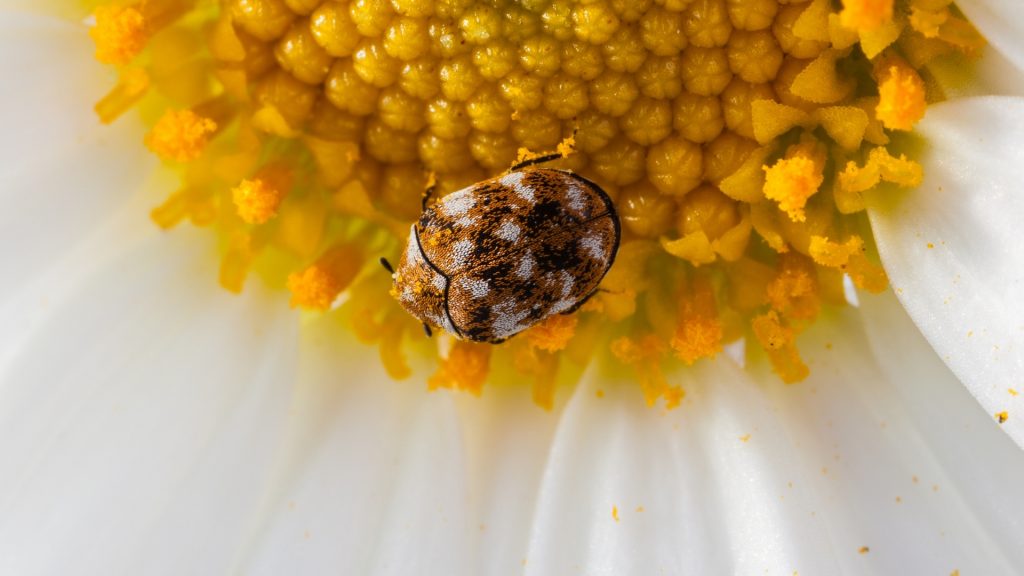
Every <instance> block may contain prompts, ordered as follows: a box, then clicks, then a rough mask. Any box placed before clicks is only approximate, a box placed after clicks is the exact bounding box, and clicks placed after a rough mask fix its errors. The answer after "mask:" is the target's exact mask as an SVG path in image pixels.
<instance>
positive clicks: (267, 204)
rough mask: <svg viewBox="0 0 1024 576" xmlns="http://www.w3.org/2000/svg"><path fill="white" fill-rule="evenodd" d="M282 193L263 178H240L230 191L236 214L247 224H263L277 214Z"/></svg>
mask: <svg viewBox="0 0 1024 576" xmlns="http://www.w3.org/2000/svg"><path fill="white" fill-rule="evenodd" d="M282 196H283V195H282V194H281V192H280V191H279V190H277V189H275V188H272V187H270V186H268V185H267V184H266V183H265V182H264V181H263V180H259V179H256V180H242V181H241V182H240V183H239V184H238V186H236V187H235V188H234V189H233V190H232V191H231V197H232V198H233V199H234V201H235V208H236V209H237V210H238V216H239V217H240V218H241V219H242V220H245V221H246V222H248V223H249V224H263V223H265V222H266V221H267V220H270V219H271V218H273V217H274V216H276V215H277V207H278V206H280V205H281V198H282Z"/></svg>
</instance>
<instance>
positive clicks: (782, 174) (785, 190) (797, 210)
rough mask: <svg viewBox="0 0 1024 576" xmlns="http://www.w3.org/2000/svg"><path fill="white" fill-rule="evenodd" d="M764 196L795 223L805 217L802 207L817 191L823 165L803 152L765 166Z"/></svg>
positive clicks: (821, 177)
mask: <svg viewBox="0 0 1024 576" xmlns="http://www.w3.org/2000/svg"><path fill="white" fill-rule="evenodd" d="M764 171H765V173H766V174H765V182H764V195H765V197H766V198H768V199H769V200H774V201H776V202H778V203H779V209H780V210H782V211H783V212H785V213H786V214H788V215H789V218H790V219H791V220H792V221H794V222H803V221H804V220H806V219H807V216H806V214H805V213H804V206H805V205H806V204H807V199H808V198H810V197H811V196H813V195H814V194H817V192H818V188H819V187H820V186H821V183H822V182H823V181H824V176H823V175H822V167H821V166H819V165H818V163H817V162H815V161H814V160H813V159H811V158H810V157H808V156H805V155H803V154H800V155H796V156H793V157H792V158H782V159H780V160H779V161H778V162H776V163H775V164H773V165H772V166H765V167H764Z"/></svg>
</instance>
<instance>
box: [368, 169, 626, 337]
mask: <svg viewBox="0 0 1024 576" xmlns="http://www.w3.org/2000/svg"><path fill="white" fill-rule="evenodd" d="M557 157H558V156H557V155H556V156H551V157H541V158H537V159H534V160H529V161H526V162H523V163H521V164H518V165H516V166H514V167H513V168H512V169H511V170H509V171H508V172H506V173H505V174H503V175H502V176H498V177H496V178H492V179H490V180H485V181H483V182H479V183H477V184H474V185H472V186H469V187H468V188H463V189H462V190H459V191H457V192H453V193H451V194H449V195H448V196H445V197H444V198H442V199H441V200H439V201H438V202H436V203H435V204H434V205H433V206H430V207H429V208H424V211H423V214H422V215H421V216H420V219H419V221H417V222H416V223H414V224H413V225H412V226H411V228H410V230H409V241H408V244H407V246H406V249H405V251H404V253H403V254H402V258H401V261H400V262H399V263H398V267H397V268H396V269H392V267H391V265H390V264H388V262H387V260H384V259H383V258H382V259H381V263H382V264H383V265H384V267H385V268H387V269H388V271H389V272H391V273H392V281H393V284H392V291H391V293H392V294H393V295H394V296H395V297H396V298H398V301H399V302H400V303H401V305H402V307H403V308H405V310H406V311H408V312H409V313H410V314H412V315H413V316H415V317H416V318H417V319H419V320H420V321H421V322H423V327H424V329H425V330H426V332H427V335H430V327H431V326H440V327H441V328H444V329H445V330H447V331H448V332H450V333H452V334H454V335H455V336H457V337H459V338H463V339H466V340H472V341H474V342H491V343H498V342H502V341H504V340H505V339H507V338H509V337H511V336H514V335H515V334H517V333H519V332H521V331H523V330H525V329H527V328H529V327H530V326H532V325H534V324H536V323H538V322H540V321H541V320H543V319H545V318H547V317H548V316H551V315H553V314H568V313H570V312H572V311H574V310H576V309H577V308H579V307H580V306H581V305H582V304H583V303H584V302H585V301H586V300H587V298H589V297H590V296H591V295H593V294H594V292H595V291H596V290H597V286H598V284H600V283H601V280H602V279H603V278H604V275H605V274H606V273H607V272H608V269H609V268H611V266H612V263H613V262H614V261H615V254H616V252H617V251H618V248H619V238H620V235H621V230H620V226H619V218H618V215H617V214H616V213H615V207H614V206H613V205H612V201H611V198H609V197H608V195H607V194H606V193H605V192H604V190H602V189H601V188H600V187H599V186H598V185H597V184H594V183H593V182H591V181H589V180H587V179H586V178H583V177H582V176H579V175H578V174H574V173H572V172H569V171H567V170H557V169H552V168H531V169H529V170H524V169H523V168H526V167H528V166H533V165H535V164H538V163H540V162H545V161H548V160H552V159H554V158H557Z"/></svg>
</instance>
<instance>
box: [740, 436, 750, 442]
mask: <svg viewBox="0 0 1024 576" xmlns="http://www.w3.org/2000/svg"><path fill="white" fill-rule="evenodd" d="M740 441H741V442H749V441H750V434H744V435H743V436H740Z"/></svg>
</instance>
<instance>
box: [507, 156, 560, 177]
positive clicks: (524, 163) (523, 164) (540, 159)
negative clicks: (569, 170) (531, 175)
mask: <svg viewBox="0 0 1024 576" xmlns="http://www.w3.org/2000/svg"><path fill="white" fill-rule="evenodd" d="M559 158H563V156H562V155H561V154H560V153H558V152H556V153H554V154H545V155H543V156H537V157H536V158H530V159H528V160H523V161H522V162H517V163H515V164H513V165H512V167H511V168H509V169H508V171H509V172H517V171H519V170H522V169H523V168H527V167H529V166H536V165H537V164H544V163H545V162H551V161H553V160H558V159H559Z"/></svg>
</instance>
